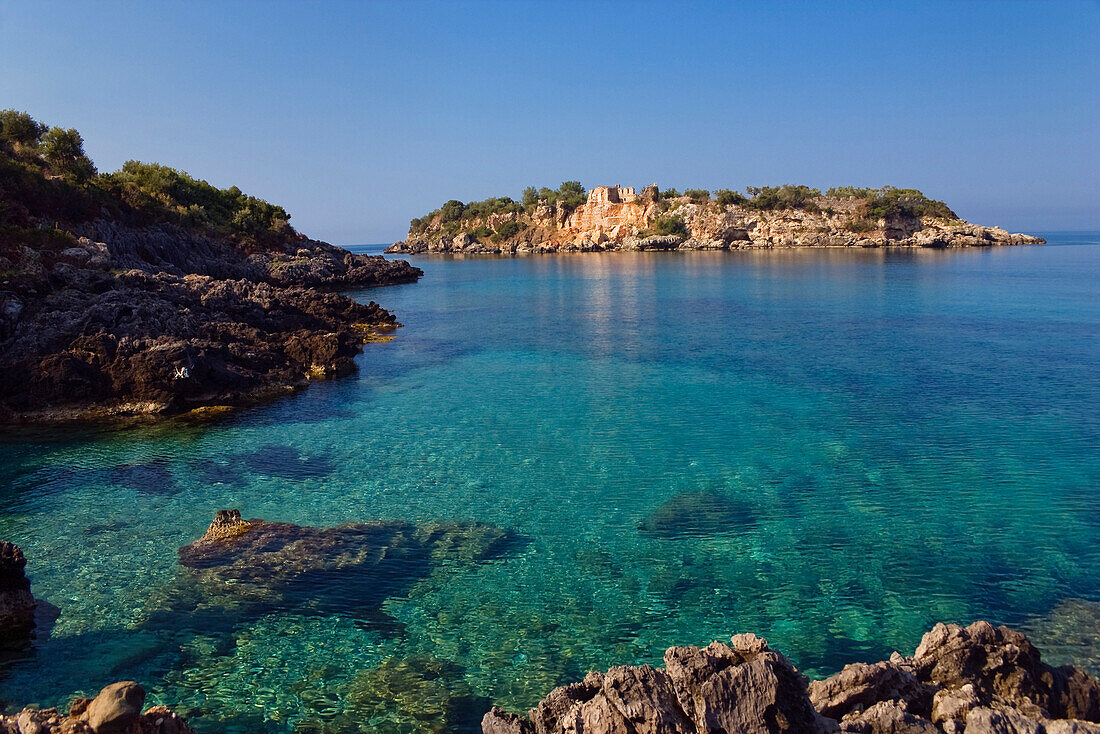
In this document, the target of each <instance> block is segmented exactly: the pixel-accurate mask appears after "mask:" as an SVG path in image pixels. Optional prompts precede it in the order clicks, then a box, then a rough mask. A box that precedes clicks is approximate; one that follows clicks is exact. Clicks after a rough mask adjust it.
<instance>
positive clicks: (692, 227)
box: [386, 181, 1044, 255]
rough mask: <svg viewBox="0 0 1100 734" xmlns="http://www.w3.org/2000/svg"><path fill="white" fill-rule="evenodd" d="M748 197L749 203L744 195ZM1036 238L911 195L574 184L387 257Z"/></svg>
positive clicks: (450, 208)
mask: <svg viewBox="0 0 1100 734" xmlns="http://www.w3.org/2000/svg"><path fill="white" fill-rule="evenodd" d="M746 194H747V195H746ZM1043 242H1044V240H1043V239H1041V238H1039V237H1033V236H1031V235H1026V234H1012V233H1009V232H1007V231H1005V230H1003V229H1001V228H999V227H984V226H980V225H974V224H970V223H969V222H966V221H964V220H962V219H961V218H959V216H958V215H956V214H955V212H953V211H952V210H951V209H950V208H949V207H948V206H947V205H946V204H944V203H943V202H941V201H935V200H932V199H929V198H928V197H926V196H925V195H924V194H922V193H921V192H920V191H917V190H915V189H898V188H893V187H890V186H886V187H883V188H880V189H866V188H854V187H850V186H845V187H837V188H832V189H829V190H828V191H826V192H825V193H824V194H822V193H821V191H820V190H818V189H813V188H809V187H807V186H790V185H784V186H764V187H759V188H757V187H750V188H749V189H747V191H746V193H745V194H742V193H740V192H737V191H731V190H728V189H725V190H721V191H716V192H714V193H713V194H712V193H711V192H710V191H706V190H702V189H689V190H687V191H685V192H683V193H682V194H681V193H680V192H678V191H676V190H675V189H667V190H664V191H662V190H660V189H659V188H658V187H657V185H656V184H653V185H651V186H647V187H645V188H644V189H642V191H641V192H640V193H638V192H636V191H635V189H634V188H632V187H622V186H597V187H596V188H594V189H592V190H591V191H587V192H586V191H585V189H584V188H583V187H582V186H581V185H580V183H578V182H576V181H566V182H564V183H563V184H562V185H561V186H560V187H559V188H558V189H556V190H554V189H549V188H543V189H540V190H536V189H534V188H533V187H532V188H528V189H526V190H525V191H524V193H523V196H522V199H521V201H515V200H513V199H511V198H510V197H507V196H505V197H499V198H493V199H486V200H485V201H477V202H471V203H469V204H463V203H462V202H460V201H457V200H452V201H448V202H447V203H446V204H444V205H443V206H442V207H440V208H439V209H437V210H435V211H433V212H431V213H429V214H427V215H425V216H424V217H419V218H417V219H414V220H412V222H411V223H410V227H409V233H408V236H407V237H406V238H405V240H404V241H403V242H398V243H396V244H394V245H393V246H392V247H390V248H389V249H387V250H386V252H392V253H410V254H418V253H425V252H439V253H483V254H497V255H515V254H521V253H548V252H600V251H606V250H732V249H752V248H779V247H984V246H990V245H1031V244H1042V243H1043Z"/></svg>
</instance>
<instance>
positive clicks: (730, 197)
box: [714, 189, 748, 207]
mask: <svg viewBox="0 0 1100 734" xmlns="http://www.w3.org/2000/svg"><path fill="white" fill-rule="evenodd" d="M714 200H715V201H717V202H718V206H721V207H727V206H736V205H738V204H744V203H745V202H746V201H748V199H746V198H745V197H744V196H743V195H742V194H741V193H740V192H738V191H731V190H730V189H718V190H717V191H715V192H714Z"/></svg>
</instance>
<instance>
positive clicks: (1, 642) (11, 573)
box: [0, 541, 37, 648]
mask: <svg viewBox="0 0 1100 734" xmlns="http://www.w3.org/2000/svg"><path fill="white" fill-rule="evenodd" d="M26 566H27V559H26V558H25V557H24V556H23V551H22V549H20V547H19V546H17V545H15V544H13V543H9V542H7V541H2V542H0V647H2V648H12V647H21V646H22V645H23V644H25V643H26V641H27V638H28V637H29V636H30V633H31V630H33V629H34V612H35V608H36V606H37V603H36V602H35V599H34V596H32V595H31V582H30V580H29V579H28V578H27V576H26V574H25V573H24V569H25V568H26Z"/></svg>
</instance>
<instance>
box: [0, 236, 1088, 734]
mask: <svg viewBox="0 0 1100 734" xmlns="http://www.w3.org/2000/svg"><path fill="white" fill-rule="evenodd" d="M1040 234H1043V236H1045V237H1046V238H1047V239H1048V244H1046V245H1042V246H1028V247H1002V248H992V249H986V248H982V249H959V250H912V249H904V250H892V249H879V250H854V251H853V250H841V249H828V250H774V251H737V252H685V253H680V252H671V253H587V254H575V255H543V256H531V257H521V258H511V259H508V258H495V257H466V258H463V257H456V256H420V257H412V258H409V259H411V261H412V262H413V263H414V264H415V265H417V266H419V267H420V268H422V269H423V270H424V277H423V278H422V279H421V280H420V281H419V282H417V283H409V284H405V285H397V286H389V287H384V288H375V289H367V290H359V291H355V292H353V293H351V294H350V295H352V296H354V297H355V298H357V299H361V300H364V301H365V300H375V301H378V302H379V303H381V304H382V305H383V306H385V307H386V308H389V309H392V310H393V311H394V312H395V313H396V315H397V318H398V320H399V321H400V322H401V323H402V324H403V325H404V326H403V327H402V328H400V329H398V330H397V331H396V332H395V333H394V338H393V339H392V340H390V341H387V342H382V343H372V344H368V345H366V347H365V349H364V351H363V354H362V355H361V356H360V357H359V358H358V366H359V369H358V371H357V372H356V373H355V374H353V375H351V376H348V377H345V378H341V379H335V380H331V381H324V382H318V383H315V384H313V385H312V386H310V387H309V388H308V389H305V390H303V391H301V392H299V393H297V394H295V395H293V396H290V397H286V398H282V399H278V400H275V401H273V402H270V403H267V404H264V405H262V406H259V407H255V408H251V409H247V410H240V411H238V412H234V413H231V414H228V415H226V416H223V417H220V418H218V419H216V420H210V421H206V422H195V421H181V420H170V421H164V422H160V423H155V424H150V425H139V426H131V427H127V428H79V429H77V428H47V429H21V430H19V431H14V432H8V433H5V434H3V435H0V538H2V539H7V540H10V541H13V542H15V543H17V544H18V545H19V546H21V547H22V548H23V550H24V552H25V554H26V557H27V559H28V560H27V573H28V575H29V577H30V579H31V588H32V591H33V593H34V594H35V596H36V597H38V598H40V599H43V600H45V601H46V602H48V603H49V604H50V605H52V606H53V607H56V610H57V611H56V612H54V613H53V614H51V615H45V616H46V617H50V618H51V619H47V618H44V619H43V621H42V623H41V624H40V627H39V630H38V634H37V639H36V640H34V642H33V644H32V646H31V647H30V648H29V649H24V650H21V651H14V652H8V653H6V654H5V656H4V658H3V661H2V662H0V701H3V702H4V703H5V704H6V705H8V706H9V707H16V708H17V707H21V706H23V705H27V704H37V705H41V706H62V707H65V706H67V705H68V703H69V701H71V699H72V697H73V696H74V695H76V694H82V695H94V694H95V693H96V692H97V691H98V690H99V689H100V688H101V687H102V686H104V685H106V684H108V683H110V682H113V681H116V680H124V679H133V680H137V681H139V682H141V683H142V685H143V686H144V687H145V689H146V691H147V692H148V701H147V703H148V704H149V705H151V704H153V703H164V704H167V705H169V706H172V707H173V708H175V709H176V710H178V711H180V712H181V713H183V714H184V715H186V716H188V717H189V719H190V720H191V721H192V723H193V725H194V726H195V728H196V729H197V730H198V731H199V732H210V733H212V732H256V731H265V732H266V731H270V732H329V733H336V732H345V731H346V732H357V731H380V732H421V731H425V732H428V731H432V732H438V731H456V732H473V731H477V730H478V722H479V720H480V717H481V715H482V714H483V713H484V712H485V711H486V710H487V709H488V707H489V706H491V705H494V704H495V705H500V706H503V707H505V708H507V709H509V710H512V711H517V712H520V711H525V710H526V709H528V708H530V707H531V706H533V705H534V704H535V703H537V702H538V701H539V700H540V699H541V698H542V697H544V696H545V695H546V694H547V693H548V692H549V691H550V690H551V689H552V688H554V687H555V686H558V685H562V684H565V683H567V682H571V681H575V680H579V679H580V678H581V677H583V676H584V674H585V673H586V672H587V671H589V670H604V669H606V668H608V667H610V666H612V665H620V664H641V663H651V664H660V661H661V657H662V654H663V652H664V650H665V649H666V648H668V647H670V646H672V645H689V644H694V645H705V644H707V643H709V642H710V641H712V640H723V639H728V638H729V636H730V635H732V634H735V633H740V632H748V631H751V632H755V633H756V634H758V635H760V636H762V637H765V638H767V640H768V641H769V643H770V645H771V647H772V648H774V649H777V650H780V651H782V652H783V653H784V654H786V655H787V656H788V657H789V658H790V659H791V660H792V661H793V662H794V663H795V664H796V665H797V666H798V667H799V669H800V670H802V671H803V672H804V673H805V674H806V675H808V676H810V677H811V678H816V677H823V676H826V675H829V674H831V673H833V672H835V671H837V670H838V669H840V668H841V667H842V666H843V665H844V664H845V663H848V662H854V661H876V660H882V659H885V658H887V657H888V656H889V655H890V653H891V652H893V651H895V650H896V651H900V652H901V653H902V654H912V652H913V650H914V648H915V646H916V645H917V644H918V643H919V641H920V639H921V636H922V634H923V633H924V632H926V631H927V630H928V629H930V628H931V627H932V626H933V625H934V624H935V623H937V622H940V621H944V622H955V623H962V624H966V623H969V622H972V621H974V620H978V619H988V620H990V621H992V622H994V623H995V624H1007V625H1011V626H1014V627H1017V628H1020V629H1022V630H1024V631H1026V632H1027V633H1028V634H1029V635H1030V636H1031V637H1032V639H1033V641H1035V642H1036V644H1037V645H1038V646H1039V647H1040V649H1041V650H1042V651H1043V653H1044V659H1045V660H1048V661H1050V662H1053V663H1059V664H1061V663H1075V664H1077V665H1080V666H1083V667H1085V668H1086V669H1088V670H1090V671H1091V672H1092V673H1094V674H1096V673H1098V672H1100V232H1050V233H1040ZM356 249H358V250H359V251H364V252H379V251H380V250H381V246H373V247H372V246H363V247H359V248H356ZM220 509H239V510H240V511H241V512H242V514H243V515H244V516H245V517H246V518H250V517H251V518H262V519H265V520H268V521H279V522H285V523H294V524H298V525H302V526H312V527H319V528H328V527H333V526H338V525H343V524H348V523H373V524H376V525H378V526H379V527H385V528H390V527H393V528H398V527H399V528H403V529H404V530H402V531H401V532H400V533H397V532H395V533H393V534H392V535H393V537H394V538H399V537H400V538H405V540H401V541H399V540H394V541H393V543H394V545H393V547H389V546H387V545H386V544H385V543H384V542H382V541H379V543H380V545H379V547H377V548H374V549H372V551H377V552H378V553H380V554H383V555H385V554H387V553H388V554H389V555H388V556H387V558H388V559H389V560H388V561H387V562H386V563H379V564H378V565H377V567H376V570H375V571H372V572H370V573H368V575H367V577H366V578H365V579H364V578H356V579H352V580H343V579H341V578H339V577H338V576H339V575H338V574H337V575H336V576H337V577H336V578H334V577H333V575H332V574H326V573H324V572H315V573H311V572H310V571H309V567H310V563H309V559H308V558H307V557H305V558H304V557H302V556H308V554H309V553H310V552H311V548H312V551H313V552H318V553H323V552H325V547H324V546H320V547H311V546H308V545H307V546H303V548H302V549H301V551H300V554H299V555H300V557H299V559H298V560H299V561H301V565H302V568H303V569H305V570H302V571H301V572H300V573H298V572H295V571H293V570H291V571H288V572H287V576H286V578H287V579H289V581H287V582H286V584H287V585H286V588H283V587H280V588H277V589H273V590H269V592H270V593H268V594H267V595H266V596H265V597H264V598H263V599H262V600H261V601H262V603H257V602H256V600H255V599H251V600H250V599H243V600H242V597H241V596H240V595H239V594H236V595H235V593H234V592H235V591H237V589H235V588H234V580H233V579H232V578H228V579H224V580H222V581H218V582H215V583H214V584H210V583H207V584H205V585H199V586H196V585H194V584H188V583H187V580H188V578H189V575H193V573H194V572H193V571H192V570H190V569H185V568H183V567H181V565H180V563H179V559H178V554H177V550H178V549H179V548H180V547H181V546H185V545H187V544H188V543H190V542H192V541H194V540H195V539H196V538H198V537H200V536H201V535H202V534H203V533H204V531H205V530H206V528H207V526H208V525H209V523H210V521H211V520H212V518H213V515H214V513H215V512H216V511H217V510H220ZM440 527H445V528H452V529H455V528H457V529H458V530H457V531H456V532H453V533H452V534H450V535H448V536H447V537H448V538H450V540H449V541H447V542H443V543H437V544H436V545H432V546H430V548H428V546H423V547H421V546H417V547H418V548H421V551H422V552H416V553H408V549H409V547H411V546H407V545H399V544H400V543H408V542H412V541H409V540H408V538H414V537H415V538H423V537H428V535H430V534H431V533H432V532H433V528H434V529H435V531H434V532H436V533H437V534H438V528H440ZM418 533H419V535H418ZM425 534H427V535H425ZM387 537H389V536H387ZM432 537H435V536H432ZM417 542H420V541H417ZM433 542H434V541H433ZM422 545H423V544H422ZM490 546H491V547H490ZM424 548H427V550H424ZM398 551H400V552H398ZM402 559H406V560H402ZM371 574H373V575H371ZM219 584H220V586H219ZM313 592H315V593H313ZM321 595H324V598H325V600H326V601H325V603H324V604H318V603H316V601H317V599H318V598H320V596H321ZM52 617H56V619H52Z"/></svg>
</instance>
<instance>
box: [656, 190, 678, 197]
mask: <svg viewBox="0 0 1100 734" xmlns="http://www.w3.org/2000/svg"><path fill="white" fill-rule="evenodd" d="M660 198H662V199H679V198H680V192H679V191H677V190H676V189H674V188H667V189H665V190H664V191H661V192H660Z"/></svg>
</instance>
